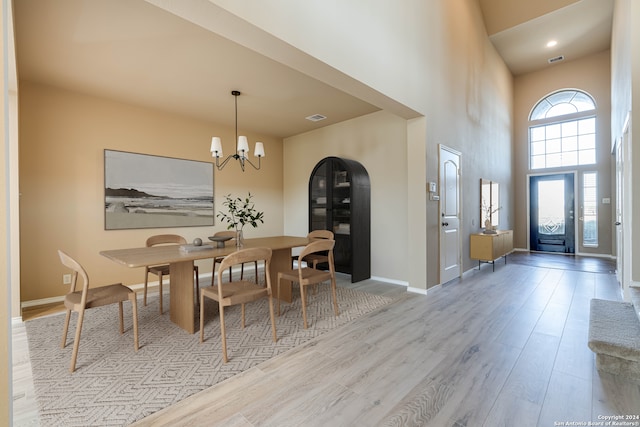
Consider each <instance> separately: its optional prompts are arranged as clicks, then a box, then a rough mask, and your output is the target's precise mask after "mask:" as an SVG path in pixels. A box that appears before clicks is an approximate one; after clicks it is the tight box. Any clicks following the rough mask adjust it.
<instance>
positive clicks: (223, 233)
mask: <svg viewBox="0 0 640 427" xmlns="http://www.w3.org/2000/svg"><path fill="white" fill-rule="evenodd" d="M213 236H214V237H231V243H232V244H235V238H236V232H235V231H233V230H229V231H218V232H216V233H214V235H213ZM223 259H224V257H216V258H214V259H213V269H212V270H211V271H212V273H211V274H212V275H215V271H216V264H220V263H221V262H222V260H223ZM253 265H254V274H255V279H256V280H255V282H256V283H258V262H257V261H255V262H254V264H253ZM242 279H244V264H242V265H241V266H240V280H242ZM232 280H233V273H232V272H231V268H229V281H230V282H231V281H232ZM211 283H213V279H212V282H211Z"/></svg>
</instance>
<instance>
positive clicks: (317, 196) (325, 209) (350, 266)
mask: <svg viewBox="0 0 640 427" xmlns="http://www.w3.org/2000/svg"><path fill="white" fill-rule="evenodd" d="M313 230H331V231H333V234H334V236H335V237H334V238H335V241H336V245H335V248H334V251H333V253H334V257H335V265H336V271H339V272H341V273H347V274H350V275H351V281H352V282H359V281H360V280H364V279H368V278H369V277H371V185H370V183H369V174H368V173H367V170H366V169H365V168H364V166H362V165H361V164H360V163H359V162H357V161H355V160H348V159H343V158H340V157H327V158H324V159H322V160H321V161H320V162H319V163H318V164H317V165H316V166H315V168H314V169H313V172H312V173H311V177H310V178H309V231H313Z"/></svg>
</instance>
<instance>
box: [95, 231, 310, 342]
mask: <svg viewBox="0 0 640 427" xmlns="http://www.w3.org/2000/svg"><path fill="white" fill-rule="evenodd" d="M309 242H310V240H309V239H308V238H307V237H296V236H273V237H257V238H249V239H244V242H243V245H242V247H240V248H239V247H237V246H236V243H235V241H228V242H225V245H224V247H218V244H217V243H216V242H203V244H202V245H203V246H204V245H206V246H208V247H206V248H193V245H187V249H188V250H185V249H184V248H182V249H181V246H182V245H161V246H151V247H147V246H144V247H138V248H125V249H109V250H103V251H100V255H102V256H104V257H106V258H108V259H110V260H112V261H114V262H115V263H117V264H120V265H123V266H126V267H129V268H139V267H147V266H152V265H161V264H169V283H170V286H169V296H170V304H169V317H170V319H171V321H172V322H174V323H175V324H176V325H178V326H180V327H181V328H182V329H184V330H185V331H187V332H189V333H191V334H193V333H195V332H196V323H197V322H196V320H195V313H196V312H195V308H194V306H195V302H196V300H195V299H194V292H193V289H194V283H193V264H194V261H196V260H200V259H208V258H217V257H225V256H227V255H229V254H231V253H233V252H235V251H237V250H238V249H247V248H259V247H266V248H270V249H271V250H272V251H273V254H272V257H271V266H270V278H271V291H272V295H273V296H274V297H276V298H280V299H281V300H282V301H286V302H291V282H288V281H287V282H283V283H282V287H281V289H280V294H278V272H280V271H284V270H289V269H291V265H292V262H291V250H292V249H293V248H296V247H301V246H306V245H307V244H308V243H309ZM214 281H215V276H214V275H212V283H214Z"/></svg>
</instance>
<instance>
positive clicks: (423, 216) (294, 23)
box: [152, 0, 513, 289]
mask: <svg viewBox="0 0 640 427" xmlns="http://www.w3.org/2000/svg"><path fill="white" fill-rule="evenodd" d="M152 2H153V3H155V4H163V5H164V6H167V5H168V4H169V3H168V2H166V1H163V0H152ZM210 2H211V3H213V4H216V5H217V6H219V7H221V8H223V9H225V10H226V11H229V12H230V13H231V14H233V15H235V16H237V17H240V19H239V20H238V21H241V22H237V23H236V24H238V25H237V26H239V25H240V24H242V23H244V24H246V23H247V22H248V23H250V24H252V25H253V26H255V27H258V28H259V29H260V30H261V31H263V32H264V33H266V34H267V35H270V36H273V37H275V38H278V39H279V40H282V41H284V42H285V43H286V45H283V44H278V45H277V46H273V45H274V44H275V43H270V41H266V40H267V39H268V37H266V36H265V34H264V33H260V32H256V31H254V32H252V33H251V34H253V35H256V34H260V35H261V37H260V38H255V39H253V38H252V37H250V36H246V35H245V34H239V31H238V32H234V29H233V28H231V27H230V26H224V24H223V23H220V25H221V26H224V28H223V29H222V30H221V31H223V32H224V35H225V37H228V38H230V39H232V40H234V41H237V42H239V43H241V44H243V45H244V46H247V47H250V48H253V49H255V50H257V51H259V52H261V53H264V54H265V55H267V56H270V57H272V58H274V59H276V60H279V61H281V62H283V63H286V64H287V65H290V66H292V67H294V68H296V69H299V70H301V71H303V72H306V73H309V74H310V75H313V76H314V77H316V78H318V79H319V80H322V81H324V82H326V83H329V84H332V85H334V86H336V87H339V88H340V89H342V90H344V91H346V92H349V93H351V94H354V95H356V96H360V97H361V98H362V99H365V100H367V101H369V102H371V103H373V104H375V105H377V106H379V107H380V108H382V109H384V110H386V111H389V112H392V113H394V114H396V115H398V116H400V117H402V118H405V119H409V120H413V119H416V120H417V121H414V122H412V124H411V130H412V131H411V132H410V133H407V135H410V136H411V137H412V138H415V135H422V136H424V140H423V141H422V142H421V144H423V148H422V147H421V148H422V149H420V150H416V149H415V144H416V141H415V140H413V141H403V142H402V143H401V142H397V143H398V144H402V145H403V146H404V147H403V149H404V150H407V148H406V147H412V150H411V151H410V152H408V156H411V161H406V160H403V161H402V162H401V163H400V164H398V167H403V166H405V165H406V166H407V168H408V170H407V171H406V176H407V180H408V179H409V178H411V179H412V180H414V179H420V180H422V181H421V182H417V183H416V182H414V181H411V182H407V184H406V185H407V199H406V200H405V201H404V204H405V206H406V210H407V212H409V218H411V220H412V221H414V222H412V223H409V224H408V229H409V230H411V233H410V234H409V241H408V242H407V243H406V246H407V248H411V250H408V249H407V256H408V268H409V270H410V271H409V272H408V275H407V277H408V278H410V286H412V287H415V288H418V289H420V288H421V289H426V288H427V287H432V286H434V285H436V284H438V282H439V276H438V275H439V269H438V266H439V254H438V248H439V244H438V242H439V224H440V216H439V207H438V203H437V202H429V201H427V198H426V182H425V181H424V179H425V178H426V180H427V181H437V178H438V144H445V145H447V146H449V147H451V148H454V149H456V150H458V151H461V152H462V153H463V157H462V161H463V174H464V175H463V187H464V188H463V196H464V198H463V206H462V215H463V223H462V255H463V264H464V266H463V268H464V269H465V270H466V269H469V268H472V267H473V265H474V263H473V262H472V261H471V260H470V259H469V244H468V235H469V234H470V233H472V232H477V231H479V230H480V228H479V224H478V222H479V206H480V201H479V200H480V196H479V180H480V178H487V179H493V180H496V181H499V182H501V183H503V188H504V191H503V192H502V194H503V195H504V198H503V200H502V204H503V207H504V209H503V210H502V212H501V226H502V227H504V228H509V227H511V221H512V219H513V218H512V217H513V215H512V201H511V188H512V187H511V184H510V181H511V164H512V160H513V158H512V145H511V143H512V135H513V131H512V121H513V117H512V114H513V111H512V77H511V74H510V73H509V71H508V70H507V68H506V67H505V65H504V63H503V61H502V59H501V58H499V56H498V55H497V53H496V52H495V50H494V48H493V46H492V45H491V43H490V42H489V41H488V39H487V37H486V32H485V28H484V23H483V21H482V14H481V12H480V9H479V6H478V3H477V2H476V1H475V0H456V1H451V0H434V1H428V2H425V1H422V0H409V1H403V2H401V3H393V2H387V3H385V2H377V3H375V4H372V3H371V2H370V1H367V0H355V1H350V2H340V1H332V2H317V3H314V2H311V3H305V4H304V6H301V5H298V4H295V3H293V2H287V4H286V5H283V4H282V3H281V2H275V1H264V2H261V3H260V4H255V3H252V4H249V3H247V2H236V1H230V0H210ZM172 6H173V5H172ZM363 10H367V11H370V13H362V11H363ZM181 14H182V16H185V17H186V18H187V19H189V17H188V16H187V15H188V14H187V13H186V12H185V11H184V10H182V11H181ZM195 15H196V14H193V13H192V17H191V19H194V20H197V19H198V18H197V16H195ZM310 57H311V58H313V59H315V62H314V61H311V60H310V59H309V58H310ZM397 104H401V105H402V106H405V107H406V108H408V109H409V110H410V111H415V112H417V113H419V114H421V115H423V116H424V120H423V119H418V117H419V115H415V114H414V115H411V113H410V111H409V112H407V110H406V109H405V110H402V109H401V108H397ZM417 127H420V129H417ZM423 154H424V156H422V155H423ZM414 155H415V156H416V157H413V156H414ZM420 156H422V159H420ZM416 159H418V160H417V161H416ZM421 160H422V161H421ZM391 167H395V165H393V166H391ZM296 179H300V180H305V179H308V176H307V175H306V173H305V174H304V175H302V174H301V176H296ZM409 190H410V191H411V192H410V193H409ZM286 197H287V199H295V198H298V199H301V198H303V197H305V196H304V195H295V196H290V195H287V196H286ZM374 209H376V207H374ZM414 249H415V250H414ZM403 250H404V249H403Z"/></svg>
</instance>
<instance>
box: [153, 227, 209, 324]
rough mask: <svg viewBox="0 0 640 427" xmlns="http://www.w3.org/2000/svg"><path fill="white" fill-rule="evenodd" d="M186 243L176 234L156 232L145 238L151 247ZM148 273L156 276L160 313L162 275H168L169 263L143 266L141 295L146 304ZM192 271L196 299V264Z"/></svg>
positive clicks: (197, 289) (197, 284) (197, 290)
mask: <svg viewBox="0 0 640 427" xmlns="http://www.w3.org/2000/svg"><path fill="white" fill-rule="evenodd" d="M186 244H187V240H186V239H185V238H184V237H182V236H179V235H177V234H158V235H155V236H151V237H149V238H148V239H147V243H146V245H147V247H151V246H157V245H186ZM149 273H151V274H155V275H156V276H158V287H159V292H160V298H159V299H160V302H159V303H160V314H162V311H163V309H162V281H163V278H164V276H168V275H169V273H170V268H169V264H162V265H151V266H147V267H146V268H145V273H144V297H143V303H144V305H145V306H146V305H147V285H148V282H149ZM193 273H194V275H195V281H196V300H197V299H198V293H199V289H200V278H199V274H198V266H197V265H195V264H194V265H193Z"/></svg>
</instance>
